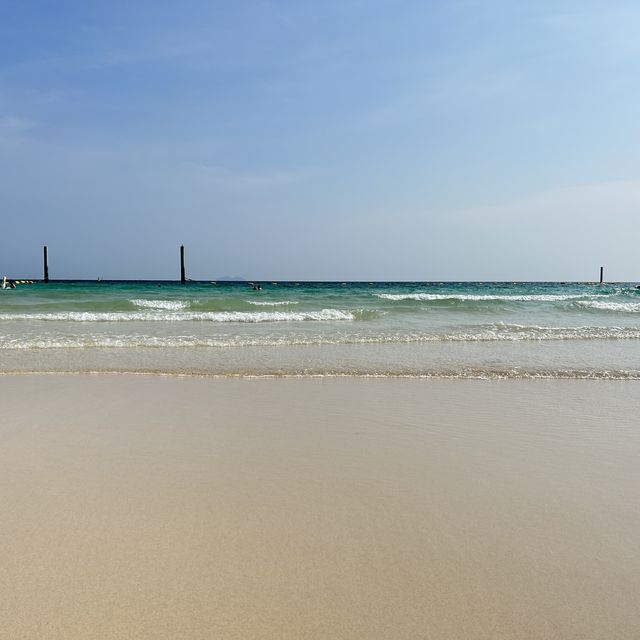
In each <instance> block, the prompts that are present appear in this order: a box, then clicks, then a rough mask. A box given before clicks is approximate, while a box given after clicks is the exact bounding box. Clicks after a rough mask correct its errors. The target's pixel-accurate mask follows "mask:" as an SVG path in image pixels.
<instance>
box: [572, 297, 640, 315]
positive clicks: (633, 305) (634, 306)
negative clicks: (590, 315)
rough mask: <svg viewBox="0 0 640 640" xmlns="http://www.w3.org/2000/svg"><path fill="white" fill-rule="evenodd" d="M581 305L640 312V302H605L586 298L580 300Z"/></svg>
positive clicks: (589, 307)
mask: <svg viewBox="0 0 640 640" xmlns="http://www.w3.org/2000/svg"><path fill="white" fill-rule="evenodd" d="M577 304H579V305H580V306H581V307H585V308H587V309H600V310H602V311H623V312H626V313H640V302H604V301H602V300H585V301H581V302H578V303H577Z"/></svg>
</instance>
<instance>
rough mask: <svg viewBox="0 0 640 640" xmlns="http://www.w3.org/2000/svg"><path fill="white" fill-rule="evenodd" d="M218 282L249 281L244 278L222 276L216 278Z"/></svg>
mask: <svg viewBox="0 0 640 640" xmlns="http://www.w3.org/2000/svg"><path fill="white" fill-rule="evenodd" d="M216 280H217V281H218V282H220V281H223V280H227V281H231V282H246V281H247V279H246V278H243V277H242V276H220V277H219V278H216Z"/></svg>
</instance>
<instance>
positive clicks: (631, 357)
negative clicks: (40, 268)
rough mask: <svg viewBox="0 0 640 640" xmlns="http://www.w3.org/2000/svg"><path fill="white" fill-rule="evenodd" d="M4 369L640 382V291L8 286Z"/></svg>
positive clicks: (0, 298)
mask: <svg viewBox="0 0 640 640" xmlns="http://www.w3.org/2000/svg"><path fill="white" fill-rule="evenodd" d="M258 284H259V286H260V287H261V289H259V290H256V289H254V286H257V285H258ZM0 369H2V371H5V372H7V371H86V370H98V371H100V370H116V371H162V372H169V373H204V374H220V375H252V374H255V375H301V374H302V375H305V374H307V375H308V374H314V375H332V374H334V375H335V374H346V375H381V376H387V375H389V376H393V375H407V376H435V377H444V376H446V377H474V378H475V377H480V378H484V377H489V378H491V377H552V378H553V377H570V378H571V377H575V378H640V289H637V288H636V285H635V283H616V284H604V285H597V284H589V283H568V284H560V283H491V282H477V283H467V282H465V283H419V282H415V283H396V282H374V283H366V282H365V283H340V282H326V283H325V282H317V283H316V282H314V283H309V282H279V283H271V282H261V283H244V282H243V283H230V282H219V283H215V284H214V283H210V282H189V283H187V284H186V285H184V286H181V285H180V284H178V283H175V282H86V281H65V282H50V283H48V284H45V283H35V284H31V285H18V287H17V288H16V289H14V290H4V291H2V292H0Z"/></svg>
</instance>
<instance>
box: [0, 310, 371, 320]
mask: <svg viewBox="0 0 640 640" xmlns="http://www.w3.org/2000/svg"><path fill="white" fill-rule="evenodd" d="M357 316H358V312H354V311H344V310H341V309H322V310H321V311H299V312H285V311H251V312H245V311H202V312H195V311H176V312H173V313H154V312H143V311H133V312H129V311H120V312H109V313H106V312H89V311H85V312H81V311H67V312H56V313H0V321H2V320H8V321H11V320H42V321H57V322H185V321H201V322H251V323H253V322H296V321H298V322H302V321H318V322H322V321H328V320H355V319H356V317H357Z"/></svg>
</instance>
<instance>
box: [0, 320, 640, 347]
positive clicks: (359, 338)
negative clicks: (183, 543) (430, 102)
mask: <svg viewBox="0 0 640 640" xmlns="http://www.w3.org/2000/svg"><path fill="white" fill-rule="evenodd" d="M566 340H570V341H574V340H575V341H590V340H640V327H638V328H633V327H591V326H582V327H543V326H532V325H518V324H504V323H497V324H489V325H478V326H476V327H466V328H462V327H461V328H459V329H458V330H456V331H455V332H449V333H446V332H445V333H417V332H416V333H404V332H398V333H395V332H384V333H364V334H360V333H354V332H340V333H333V334H316V335H313V334H309V333H306V332H305V333H302V332H299V333H295V332H291V331H287V332H286V333H283V334H271V335H261V336H256V335H246V334H245V335H225V334H220V335H177V336H176V335H174V336H157V335H148V334H139V333H131V334H96V335H87V334H85V335H75V336H68V335H42V336H33V337H25V336H24V335H7V336H4V338H3V340H2V341H0V350H2V349H4V350H18V349H19V350H29V349H74V348H79V349H81V348H189V347H196V348H197V347H225V348H226V347H290V346H314V345H317V346H320V345H336V346H339V345H385V344H389V345H392V344H412V343H435V342H440V343H443V342H445V343H446V342H504V341H506V342H520V341H541V342H542V341H566Z"/></svg>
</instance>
